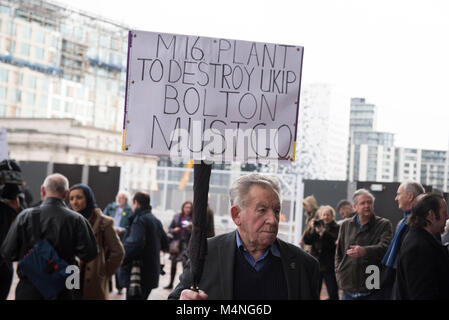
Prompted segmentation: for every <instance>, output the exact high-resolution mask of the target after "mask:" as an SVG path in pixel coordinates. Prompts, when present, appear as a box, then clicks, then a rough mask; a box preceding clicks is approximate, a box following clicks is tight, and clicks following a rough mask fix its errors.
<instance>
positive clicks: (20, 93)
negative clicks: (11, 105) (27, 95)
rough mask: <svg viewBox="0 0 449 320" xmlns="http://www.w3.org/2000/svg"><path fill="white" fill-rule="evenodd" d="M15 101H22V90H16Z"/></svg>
mask: <svg viewBox="0 0 449 320" xmlns="http://www.w3.org/2000/svg"><path fill="white" fill-rule="evenodd" d="M13 101H14V102H21V101H22V91H20V90H18V89H16V90H15V91H14V99H13Z"/></svg>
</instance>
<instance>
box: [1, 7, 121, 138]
mask: <svg viewBox="0 0 449 320" xmlns="http://www.w3.org/2000/svg"><path fill="white" fill-rule="evenodd" d="M127 34H128V30H127V28H125V27H124V26H120V25H118V24H115V23H114V22H111V21H107V20H105V19H102V18H99V17H95V16H92V15H88V14H85V13H80V12H76V11H73V10H70V9H67V8H65V7H62V6H59V5H57V4H55V3H53V2H49V1H40V0H22V1H12V0H9V1H4V0H1V1H0V117H26V118H74V119H76V120H77V121H79V122H80V123H82V124H83V125H89V126H93V127H96V128H102V129H108V130H116V131H118V130H120V128H121V125H122V119H123V115H122V113H123V101H124V95H125V78H126V57H127V41H126V39H127Z"/></svg>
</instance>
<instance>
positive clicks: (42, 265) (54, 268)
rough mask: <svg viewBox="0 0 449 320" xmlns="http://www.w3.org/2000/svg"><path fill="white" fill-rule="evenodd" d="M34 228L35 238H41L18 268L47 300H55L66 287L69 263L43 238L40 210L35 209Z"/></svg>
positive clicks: (33, 216)
mask: <svg viewBox="0 0 449 320" xmlns="http://www.w3.org/2000/svg"><path fill="white" fill-rule="evenodd" d="M31 214H32V222H33V225H32V228H33V234H34V236H35V239H39V240H38V241H37V242H36V243H35V244H34V245H33V247H32V248H31V249H30V250H28V252H27V253H26V254H25V256H24V257H23V258H22V259H20V260H19V263H18V269H19V270H20V271H21V272H22V274H23V275H25V276H26V277H27V278H28V280H30V281H31V283H32V284H33V285H34V286H35V287H36V289H37V290H38V291H39V293H40V294H41V295H42V296H43V297H44V299H45V300H54V299H56V298H57V297H58V295H59V294H60V293H61V291H62V290H63V289H64V288H65V287H66V284H65V281H66V278H67V277H68V274H67V273H66V268H67V267H68V266H69V264H68V263H67V262H66V261H65V260H64V259H62V258H61V257H59V255H58V253H57V252H56V250H55V249H54V247H53V246H52V245H51V244H50V242H48V241H47V240H46V239H41V231H40V210H39V208H36V209H33V211H32V212H31Z"/></svg>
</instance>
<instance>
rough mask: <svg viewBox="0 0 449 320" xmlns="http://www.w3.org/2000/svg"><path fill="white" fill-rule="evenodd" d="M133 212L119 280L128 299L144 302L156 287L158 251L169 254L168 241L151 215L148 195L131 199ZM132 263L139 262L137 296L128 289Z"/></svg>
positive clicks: (126, 236) (141, 193) (158, 261)
mask: <svg viewBox="0 0 449 320" xmlns="http://www.w3.org/2000/svg"><path fill="white" fill-rule="evenodd" d="M132 209H133V211H134V215H133V216H132V218H131V219H132V221H131V225H130V227H129V229H128V231H127V232H126V234H125V239H124V241H123V247H124V248H125V258H124V260H123V264H122V265H123V267H122V268H121V270H120V272H119V277H120V281H121V282H122V283H123V284H124V285H125V286H126V288H127V290H126V299H127V300H146V299H147V298H148V296H149V295H150V293H151V290H152V289H153V288H157V287H158V284H159V274H160V270H161V269H160V252H161V250H162V251H168V240H167V235H166V233H165V231H164V229H163V228H162V223H161V222H160V221H159V219H157V218H156V217H155V216H154V215H153V214H152V213H151V206H150V195H149V194H148V193H145V192H137V193H136V194H135V195H134V197H133V204H132ZM133 261H139V262H140V287H141V295H140V296H131V295H130V286H131V285H132V284H133V281H130V277H131V272H130V271H131V268H132V264H133ZM131 280H132V279H131Z"/></svg>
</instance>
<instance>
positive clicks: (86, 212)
mask: <svg viewBox="0 0 449 320" xmlns="http://www.w3.org/2000/svg"><path fill="white" fill-rule="evenodd" d="M75 189H81V190H83V193H84V197H85V198H86V207H85V208H84V209H83V210H81V211H80V212H79V213H80V214H81V215H82V216H83V217H84V218H86V219H89V218H90V216H91V214H92V211H93V210H94V209H95V208H98V206H97V202H96V200H95V196H94V193H93V192H92V189H91V188H90V187H89V186H87V185H85V184H83V183H78V184H75V185H74V186H72V187H71V188H70V191H72V190H75ZM69 208H70V209H72V207H71V206H70V204H69ZM72 210H73V209H72Z"/></svg>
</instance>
